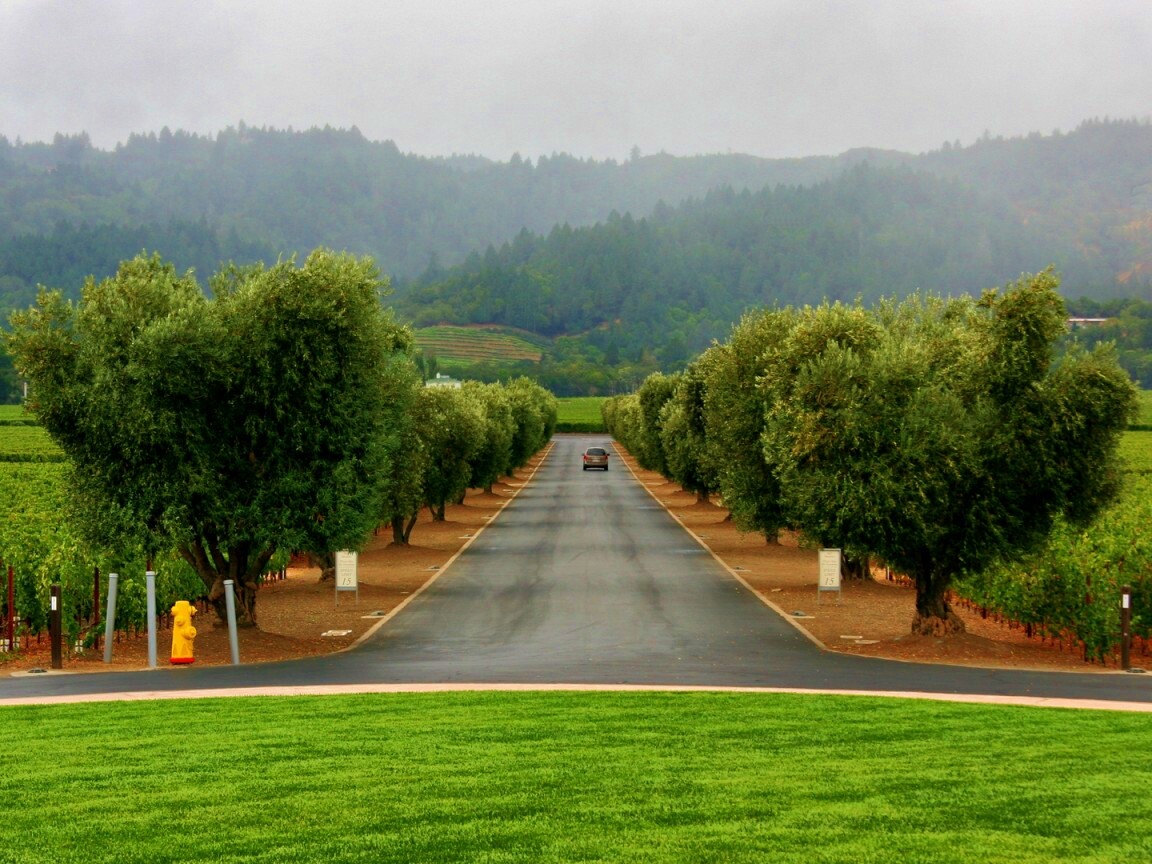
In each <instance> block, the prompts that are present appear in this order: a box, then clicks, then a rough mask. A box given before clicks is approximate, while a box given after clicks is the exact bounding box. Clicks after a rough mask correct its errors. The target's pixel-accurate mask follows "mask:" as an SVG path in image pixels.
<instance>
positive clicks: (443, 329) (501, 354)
mask: <svg viewBox="0 0 1152 864" xmlns="http://www.w3.org/2000/svg"><path fill="white" fill-rule="evenodd" d="M415 336H416V346H417V347H418V348H419V349H420V350H421V351H423V352H424V353H425V354H431V355H434V356H435V357H436V359H437V361H438V362H439V364H440V366H441V367H442V368H444V369H451V368H452V367H453V366H454V365H455V366H468V365H471V364H473V363H484V362H488V363H493V362H494V363H514V362H517V361H521V360H528V361H531V362H534V363H537V362H539V361H540V358H541V356H543V353H544V348H545V347H546V343H545V342H544V341H543V340H541V339H540V337H538V336H535V335H533V334H523V333H519V332H517V331H515V330H511V329H508V328H502V327H501V328H487V327H450V326H446V325H443V326H437V327H422V328H420V329H418V330H417V331H416V333H415Z"/></svg>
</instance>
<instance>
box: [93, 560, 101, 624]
mask: <svg viewBox="0 0 1152 864" xmlns="http://www.w3.org/2000/svg"><path fill="white" fill-rule="evenodd" d="M99 626H100V568H99V567H93V568H92V627H93V628H96V627H99Z"/></svg>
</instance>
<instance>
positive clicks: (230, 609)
mask: <svg viewBox="0 0 1152 864" xmlns="http://www.w3.org/2000/svg"><path fill="white" fill-rule="evenodd" d="M224 606H225V611H226V612H227V615H228V647H229V648H231V649H232V665H233V666H239V665H240V640H239V636H238V635H237V633H236V596H235V594H234V593H233V589H232V580H231V579H225V580H224Z"/></svg>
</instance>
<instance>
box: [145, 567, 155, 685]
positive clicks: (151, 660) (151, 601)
mask: <svg viewBox="0 0 1152 864" xmlns="http://www.w3.org/2000/svg"><path fill="white" fill-rule="evenodd" d="M144 584H145V587H146V589H147V592H148V668H149V669H155V668H156V574H155V573H153V572H152V571H151V570H149V571H148V572H146V573H145V574H144Z"/></svg>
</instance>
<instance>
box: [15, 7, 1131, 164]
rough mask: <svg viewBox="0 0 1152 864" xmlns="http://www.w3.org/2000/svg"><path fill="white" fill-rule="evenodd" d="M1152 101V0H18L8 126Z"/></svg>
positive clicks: (420, 140)
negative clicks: (247, 0) (322, 1)
mask: <svg viewBox="0 0 1152 864" xmlns="http://www.w3.org/2000/svg"><path fill="white" fill-rule="evenodd" d="M1106 115H1107V116H1111V117H1113V118H1117V117H1140V118H1147V117H1149V116H1152V0H851V2H841V0H651V2H650V0H566V2H557V0H364V2H361V0H326V2H324V3H319V2H315V0H261V2H240V0H190V2H186V0H175V2H164V0H0V135H5V136H7V137H8V138H9V139H10V140H15V139H16V138H18V137H19V138H22V139H23V140H25V141H37V140H45V141H47V140H51V139H52V137H53V135H54V134H55V133H57V132H64V133H69V134H73V133H77V132H81V131H86V132H88V133H89V135H91V136H92V140H93V142H94V143H95V144H96V146H98V147H101V148H105V149H107V148H111V147H114V146H115V145H116V144H117V143H118V142H120V141H123V140H125V139H126V138H127V136H128V135H129V134H130V133H132V132H149V131H152V132H157V131H159V130H160V129H161V128H162V127H164V126H168V127H169V128H170V129H172V130H176V129H185V130H189V131H195V132H199V133H204V134H212V133H215V132H218V131H219V130H221V129H223V128H226V127H228V126H235V125H236V124H237V123H238V122H239V121H241V120H242V121H244V122H246V123H248V124H249V125H254V126H272V127H276V128H287V127H289V126H291V127H293V128H296V129H303V128H307V127H310V126H323V125H326V124H327V125H332V126H338V127H350V126H353V125H354V126H357V127H359V129H360V130H361V131H362V132H363V133H364V134H365V135H366V136H367V137H369V138H372V139H376V140H382V139H392V140H393V141H395V142H396V144H397V145H398V146H399V147H400V149H401V150H404V151H406V152H412V153H419V154H426V155H436V154H450V153H479V154H483V155H486V156H490V157H493V158H497V159H506V158H508V157H509V156H510V155H511V154H512V153H513V152H519V153H521V154H522V155H524V156H529V157H535V156H539V155H541V154H551V153H553V152H560V151H564V152H568V153H572V154H574V155H576V156H582V157H585V156H589V157H596V158H604V157H615V158H624V157H626V156H627V154H628V152H629V150H630V149H631V148H632V146H633V145H635V146H638V147H639V148H640V149H641V151H643V152H644V153H653V152H657V151H660V150H666V151H667V152H669V153H674V154H677V155H689V154H695V153H717V152H728V151H732V152H743V153H753V154H757V155H762V156H802V155H811V154H818V153H840V152H842V151H844V150H847V149H849V148H852V147H860V146H873V147H887V148H894V149H899V150H907V151H913V152H919V151H923V150H928V149H934V148H937V147H939V146H940V145H941V144H942V143H943V142H944V141H945V140H948V141H953V140H957V139H958V140H960V141H961V142H962V143H964V144H969V143H971V142H972V141H973V140H975V139H976V138H977V137H979V136H980V135H981V134H983V133H984V132H985V131H986V130H987V131H988V132H990V133H991V134H992V135H994V136H995V135H1005V136H1010V135H1019V134H1024V133H1027V132H1031V131H1040V132H1044V133H1050V132H1052V131H1053V130H1054V129H1061V130H1064V131H1068V130H1070V129H1072V128H1074V127H1075V126H1076V125H1078V124H1079V123H1080V122H1081V121H1082V120H1085V119H1087V118H1091V117H1104V116H1106Z"/></svg>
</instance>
